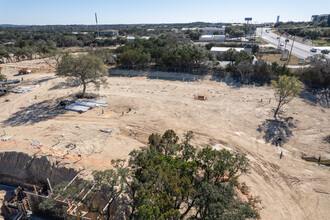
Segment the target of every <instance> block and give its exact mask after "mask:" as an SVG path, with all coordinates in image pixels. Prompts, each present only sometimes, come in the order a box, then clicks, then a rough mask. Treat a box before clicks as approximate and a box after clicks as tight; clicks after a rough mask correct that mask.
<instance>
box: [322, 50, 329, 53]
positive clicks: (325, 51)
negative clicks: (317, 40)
mask: <svg viewBox="0 0 330 220" xmlns="http://www.w3.org/2000/svg"><path fill="white" fill-rule="evenodd" d="M321 53H323V54H328V53H329V51H328V50H321Z"/></svg>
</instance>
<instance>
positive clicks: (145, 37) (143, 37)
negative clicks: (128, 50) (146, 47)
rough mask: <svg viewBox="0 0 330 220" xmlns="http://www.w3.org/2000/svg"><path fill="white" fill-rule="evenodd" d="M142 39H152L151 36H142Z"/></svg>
mask: <svg viewBox="0 0 330 220" xmlns="http://www.w3.org/2000/svg"><path fill="white" fill-rule="evenodd" d="M141 39H144V40H149V39H150V36H142V37H141Z"/></svg>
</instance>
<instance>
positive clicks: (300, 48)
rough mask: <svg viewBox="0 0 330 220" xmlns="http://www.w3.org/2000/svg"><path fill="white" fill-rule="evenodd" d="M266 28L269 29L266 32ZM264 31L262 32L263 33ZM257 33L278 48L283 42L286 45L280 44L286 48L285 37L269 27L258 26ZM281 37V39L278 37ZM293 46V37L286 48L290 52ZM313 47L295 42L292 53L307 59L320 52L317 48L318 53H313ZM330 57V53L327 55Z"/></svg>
mask: <svg viewBox="0 0 330 220" xmlns="http://www.w3.org/2000/svg"><path fill="white" fill-rule="evenodd" d="M266 30H268V31H267V32H268V33H267V32H266ZM261 32H262V34H261ZM256 34H257V36H259V37H261V35H262V39H263V40H265V41H267V42H269V43H270V44H271V45H273V46H275V47H276V48H277V47H278V46H279V44H283V45H284V46H280V47H281V49H285V48H284V47H285V39H286V38H285V37H280V36H279V35H277V34H274V33H272V32H271V31H270V29H269V28H257V30H256ZM278 37H279V39H278ZM291 47H292V39H289V42H288V43H287V44H286V49H287V50H289V52H290V51H291ZM312 48H313V47H311V46H308V45H305V44H302V43H298V42H296V41H295V42H294V44H293V50H292V54H293V55H295V56H297V57H299V58H302V59H306V58H307V57H309V56H313V55H315V54H320V53H321V50H320V49H317V52H316V53H313V52H311V51H310V49H312ZM326 56H327V57H328V58H330V55H329V54H328V55H326Z"/></svg>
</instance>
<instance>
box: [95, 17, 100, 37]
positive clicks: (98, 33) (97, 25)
mask: <svg viewBox="0 0 330 220" xmlns="http://www.w3.org/2000/svg"><path fill="white" fill-rule="evenodd" d="M95 21H96V28H97V37H100V30H99V24H98V23H97V14H96V13H95Z"/></svg>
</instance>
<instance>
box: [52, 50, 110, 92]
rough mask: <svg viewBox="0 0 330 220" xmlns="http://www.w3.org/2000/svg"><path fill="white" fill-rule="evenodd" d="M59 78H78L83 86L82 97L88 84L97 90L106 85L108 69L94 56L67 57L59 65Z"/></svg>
mask: <svg viewBox="0 0 330 220" xmlns="http://www.w3.org/2000/svg"><path fill="white" fill-rule="evenodd" d="M56 71H57V73H56V75H57V76H61V77H73V78H77V79H78V80H79V82H80V85H82V86H83V91H82V97H84V95H85V92H86V86H87V84H94V85H95V86H96V88H99V87H100V85H102V84H103V85H104V84H106V79H105V76H107V72H108V70H107V67H106V66H105V65H104V63H103V62H102V60H101V59H100V58H98V57H96V56H93V55H89V54H87V55H79V56H78V57H74V56H72V55H65V56H64V57H63V58H62V60H61V61H60V62H59V63H58V65H57V69H56Z"/></svg>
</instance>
